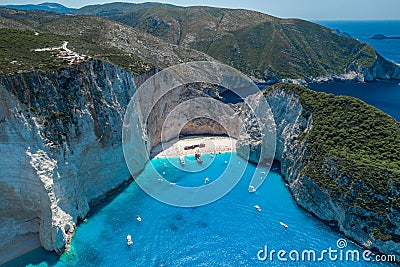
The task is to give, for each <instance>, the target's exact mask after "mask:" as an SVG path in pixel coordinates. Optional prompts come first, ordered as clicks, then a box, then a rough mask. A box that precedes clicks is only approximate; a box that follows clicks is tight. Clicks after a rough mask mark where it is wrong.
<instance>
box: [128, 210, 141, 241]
mask: <svg viewBox="0 0 400 267" xmlns="http://www.w3.org/2000/svg"><path fill="white" fill-rule="evenodd" d="M136 220H137V221H138V222H141V221H142V217H140V215H136ZM126 244H127V245H128V246H130V245H132V244H133V241H132V236H131V235H127V236H126Z"/></svg>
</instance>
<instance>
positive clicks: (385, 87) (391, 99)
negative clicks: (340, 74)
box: [308, 20, 400, 121]
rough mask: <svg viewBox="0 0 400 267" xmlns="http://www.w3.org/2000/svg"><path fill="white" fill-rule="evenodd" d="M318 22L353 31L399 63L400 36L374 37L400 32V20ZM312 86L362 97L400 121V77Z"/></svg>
mask: <svg viewBox="0 0 400 267" xmlns="http://www.w3.org/2000/svg"><path fill="white" fill-rule="evenodd" d="M317 23H318V24H320V25H323V26H325V27H328V28H331V29H338V30H340V31H341V32H346V33H348V34H350V35H351V36H352V37H353V38H356V39H358V40H359V41H361V42H365V43H368V44H370V45H371V46H372V47H373V48H374V49H375V50H376V51H377V52H378V53H379V54H380V55H382V56H383V57H385V58H386V59H388V60H390V61H394V62H396V63H400V39H386V40H374V39H370V37H371V36H373V35H375V34H383V35H386V36H400V20H398V21H317ZM308 87H309V88H311V89H313V90H315V91H320V92H326V93H330V94H335V95H347V96H353V97H356V98H359V99H361V100H363V101H364V102H366V103H367V104H370V105H372V106H375V107H376V108H378V109H380V110H382V111H383V112H385V113H387V114H389V115H391V116H392V117H393V118H395V119H396V120H397V121H400V80H395V81H374V82H368V83H357V82H341V81H334V82H329V83H314V84H309V85H308Z"/></svg>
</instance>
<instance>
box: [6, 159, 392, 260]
mask: <svg viewBox="0 0 400 267" xmlns="http://www.w3.org/2000/svg"><path fill="white" fill-rule="evenodd" d="M203 158H204V159H205V163H208V162H210V163H211V164H210V165H209V167H208V168H206V169H204V170H203V171H201V172H190V171H192V170H194V169H195V168H196V167H194V165H193V164H192V166H191V165H190V164H189V166H185V167H184V169H183V170H180V169H178V168H176V167H174V166H173V165H172V164H171V163H170V162H169V161H167V160H166V159H162V160H161V159H153V160H152V161H151V162H150V163H149V164H148V166H147V167H146V169H145V171H144V172H143V173H142V174H141V175H140V177H139V178H137V179H155V178H154V177H152V176H151V175H149V174H151V173H152V172H151V168H150V167H151V166H150V164H153V165H154V166H155V167H156V169H157V170H159V171H160V173H162V172H165V174H164V175H163V176H165V177H166V178H168V177H173V178H172V180H173V182H176V184H177V185H182V186H187V187H188V186H198V185H200V184H203V183H204V177H210V182H213V179H214V178H215V177H218V176H219V175H220V174H221V173H222V172H224V171H225V169H226V168H227V166H228V165H227V164H225V161H229V162H230V164H229V166H230V167H229V168H227V171H228V172H229V174H230V175H237V172H238V169H239V165H240V164H246V162H245V161H244V160H242V159H241V158H240V157H238V156H237V155H236V154H235V153H223V154H217V155H216V156H215V157H212V156H211V155H203ZM171 160H172V161H176V163H178V161H179V159H178V158H173V159H171ZM188 160H190V158H187V161H188ZM164 164H166V166H167V167H165V166H164ZM196 164H197V163H196ZM275 164H276V165H274V166H273V168H272V169H273V170H274V171H272V172H270V173H269V174H268V176H267V177H266V178H265V182H264V183H263V185H262V186H261V187H260V188H259V190H257V191H256V192H255V193H249V191H248V188H249V182H250V178H251V176H252V175H253V173H254V172H255V171H256V169H255V166H254V165H252V164H248V165H247V168H246V171H245V174H244V176H243V178H242V179H241V180H240V182H239V183H238V184H237V186H236V187H235V188H234V189H233V190H232V191H231V192H229V193H228V194H227V195H226V196H225V197H223V198H222V199H220V200H218V201H216V202H214V203H212V204H208V205H205V206H201V207H196V208H179V207H173V206H169V205H165V204H163V203H161V202H159V201H157V200H154V199H153V198H151V197H150V196H148V195H147V194H146V193H144V192H143V191H142V190H141V189H140V188H139V187H138V185H137V184H136V183H135V182H133V183H132V184H131V185H130V186H129V187H127V188H126V189H125V190H124V191H123V192H121V193H120V194H118V195H116V196H115V197H114V198H112V199H110V201H109V202H108V203H106V204H103V205H101V206H97V207H96V208H95V209H94V211H93V212H92V214H91V216H90V217H89V218H88V219H87V220H86V221H85V222H83V223H82V224H81V225H80V226H79V227H78V229H77V231H76V234H75V237H74V239H73V243H72V247H71V251H70V252H69V253H65V254H64V255H62V256H61V257H60V259H57V257H55V256H54V255H52V254H50V253H47V252H44V251H43V250H42V249H37V250H35V251H33V252H31V253H29V254H28V255H25V256H23V257H20V258H18V259H17V260H14V261H12V262H9V263H8V264H6V265H4V266H25V265H28V264H30V265H29V266H94V267H99V266H144V267H145V266H389V265H388V264H386V265H385V264H383V263H367V262H365V261H363V260H360V261H359V262H357V261H345V260H344V259H345V256H343V260H342V261H341V260H339V259H340V257H339V256H340V254H341V253H342V255H346V254H345V253H346V251H348V250H357V251H359V253H360V257H362V256H361V255H362V252H363V249H361V248H359V247H357V246H356V245H354V244H353V243H351V242H350V241H348V240H347V242H348V243H347V246H346V247H344V248H343V249H339V248H338V244H337V241H338V240H339V239H341V238H344V237H343V236H342V235H340V234H339V233H338V232H337V231H335V230H333V229H332V228H330V227H329V226H327V225H325V224H324V223H322V222H320V221H319V220H317V219H316V218H314V217H312V216H311V215H310V214H309V213H307V212H305V211H304V210H302V209H301V208H300V207H298V206H297V205H296V203H295V202H294V201H293V199H292V197H291V195H290V193H289V190H288V188H287V187H286V185H285V183H284V181H283V179H282V177H281V176H280V174H279V172H278V168H279V166H278V164H277V163H275ZM262 171H263V170H257V172H259V173H256V175H259V176H260V177H263V175H262V173H261V172H262ZM170 180H171V179H170ZM160 182H161V181H160ZM254 205H259V206H260V207H261V211H257V210H256V209H255V208H254ZM137 215H140V217H141V218H142V221H141V222H139V221H137V220H136V216H137ZM280 222H284V223H285V224H287V225H288V228H285V227H283V226H282V225H281V224H280ZM128 234H130V235H131V236H132V239H133V241H134V244H133V245H131V246H128V245H127V244H126V236H127V235H128ZM265 246H267V248H268V251H269V252H270V251H271V250H276V251H279V250H285V251H287V253H289V252H290V251H292V250H296V251H298V252H299V253H300V258H299V259H300V261H298V262H295V261H291V260H290V259H289V256H288V255H286V258H288V259H289V261H288V262H283V261H279V260H278V258H277V255H276V253H275V255H273V258H272V259H271V258H270V257H268V258H267V259H266V260H265V261H260V260H259V259H258V256H257V254H258V252H259V251H260V250H263V249H264V248H265ZM330 248H331V249H333V250H336V251H337V252H336V254H332V255H337V256H338V259H337V260H335V261H333V260H329V257H328V255H327V254H326V255H325V257H324V260H323V261H308V260H307V259H308V258H307V257H308V256H305V258H304V259H305V261H302V260H301V259H302V258H301V253H303V251H304V250H314V251H315V252H316V259H318V258H320V257H321V256H320V253H321V252H322V251H323V250H329V249H330ZM340 251H342V252H340ZM264 256H265V255H264V254H263V253H261V254H260V258H263V257H264Z"/></svg>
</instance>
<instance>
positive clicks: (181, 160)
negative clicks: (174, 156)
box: [179, 156, 185, 165]
mask: <svg viewBox="0 0 400 267" xmlns="http://www.w3.org/2000/svg"><path fill="white" fill-rule="evenodd" d="M179 161H180V162H181V165H185V158H184V157H183V156H180V157H179Z"/></svg>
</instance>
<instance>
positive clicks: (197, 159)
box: [194, 153, 203, 163]
mask: <svg viewBox="0 0 400 267" xmlns="http://www.w3.org/2000/svg"><path fill="white" fill-rule="evenodd" d="M194 156H195V158H196V161H197V162H198V163H203V159H202V158H201V157H200V154H199V153H196V154H194Z"/></svg>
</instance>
